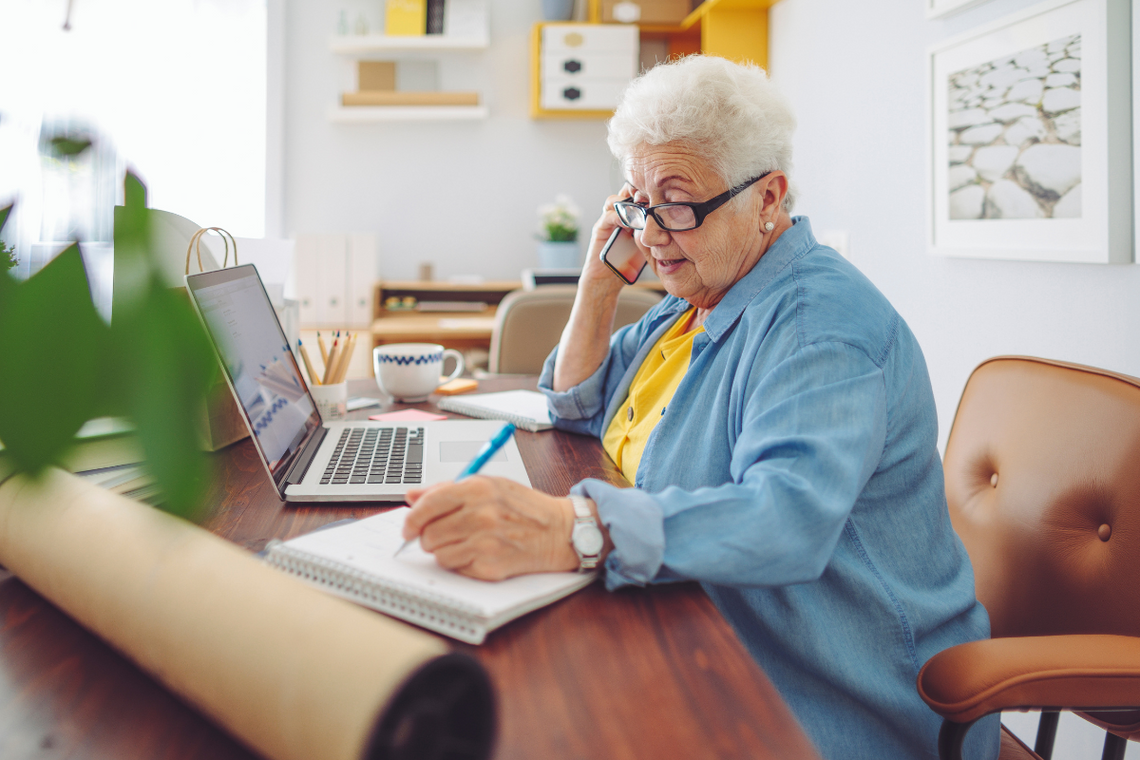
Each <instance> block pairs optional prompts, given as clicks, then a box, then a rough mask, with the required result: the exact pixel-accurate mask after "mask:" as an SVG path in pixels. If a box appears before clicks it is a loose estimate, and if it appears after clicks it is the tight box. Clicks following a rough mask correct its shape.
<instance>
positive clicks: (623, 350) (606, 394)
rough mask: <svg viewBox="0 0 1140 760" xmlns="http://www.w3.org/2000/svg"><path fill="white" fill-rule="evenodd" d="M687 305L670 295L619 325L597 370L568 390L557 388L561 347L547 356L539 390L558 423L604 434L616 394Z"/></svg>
mask: <svg viewBox="0 0 1140 760" xmlns="http://www.w3.org/2000/svg"><path fill="white" fill-rule="evenodd" d="M686 307H687V304H686V303H685V302H684V301H681V300H680V299H678V298H674V297H669V298H666V299H665V300H663V301H662V302H661V303H660V304H658V305H657V306H654V307H653V308H652V309H650V310H649V312H647V313H646V314H645V316H644V317H642V319H640V320H639V321H637V322H634V323H633V324H630V325H626V326H624V327H621V328H619V329H618V330H616V331H615V332H614V334H613V335H612V336H610V344H609V351H608V352H607V353H606V356H605V358H604V359H603V360H602V363H601V365H599V366H598V368H597V369H596V370H594V373H593V374H592V375H590V376H589V377H588V378H586V379H585V380H583V381H582V382H580V383H578V384H577V385H575V386H574V387H573V388H570V389H568V390H566V391H556V390H554V362H555V360H556V359H557V358H558V346H555V347H554V350H553V351H551V352H550V355H549V356H547V357H546V361H545V362H544V363H543V365H542V373H541V374H540V375H539V378H538V389H539V390H540V391H542V392H543V393H545V394H546V399H547V404H548V406H549V407H550V412H551V418H552V419H553V421H554V426H555V427H556V428H558V429H560V430H568V431H570V432H572V433H584V434H587V435H593V436H596V437H599V438H600V437H601V436H602V432H603V431H602V424H603V421H604V419H605V413H606V409H607V408H608V407H609V405H610V403H611V402H612V401H613V398H614V396H615V395H618V394H620V393H622V391H623V389H624V388H625V387H626V386H627V385H628V383H629V380H630V376H631V375H632V374H633V372H634V371H635V370H636V368H637V367H638V366H640V364H641V358H640V354H642V353H644V351H647V350H648V349H649V346H651V345H652V343H654V342H656V339H657V337H659V335H660V334H661V333H662V332H664V330H665V329H667V328H668V325H669V324H670V323H671V321H672V320H673V319H675V318H676V317H677V316H678V315H679V314H680V313H681V312H683V311H684V310H685V308H686Z"/></svg>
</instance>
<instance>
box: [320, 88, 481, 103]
mask: <svg viewBox="0 0 1140 760" xmlns="http://www.w3.org/2000/svg"><path fill="white" fill-rule="evenodd" d="M340 102H341V105H345V106H477V105H479V93H477V92H428V91H420V92H404V91H401V90H369V91H365V92H346V93H344V94H343V95H341V99H340Z"/></svg>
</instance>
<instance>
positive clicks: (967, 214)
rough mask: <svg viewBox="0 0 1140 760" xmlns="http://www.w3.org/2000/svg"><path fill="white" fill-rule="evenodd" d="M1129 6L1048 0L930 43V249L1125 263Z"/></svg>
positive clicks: (1129, 233)
mask: <svg viewBox="0 0 1140 760" xmlns="http://www.w3.org/2000/svg"><path fill="white" fill-rule="evenodd" d="M1130 2H1131V0H1049V2H1044V3H1041V4H1039V5H1035V6H1033V7H1030V8H1028V9H1025V10H1023V11H1020V12H1018V13H1015V14H1012V15H1010V16H1006V17H1004V18H1001V19H998V20H997V21H994V22H993V23H990V24H986V25H984V26H982V27H979V28H977V29H973V30H970V31H968V32H966V33H963V34H961V35H957V36H955V37H953V38H951V39H948V40H946V41H943V42H940V43H938V44H936V45H934V46H932V47H931V48H930V49H929V50H928V81H927V167H928V181H927V215H928V224H927V230H928V248H929V250H930V252H931V253H933V254H935V255H941V256H960V257H969V258H985V259H1011V260H1023V261H1055V262H1079V263H1101V264H1106V263H1127V262H1131V261H1132V255H1133V254H1132V238H1133V227H1134V210H1135V208H1134V203H1133V163H1132V155H1133V135H1132V129H1131V127H1132V100H1133V98H1132V87H1131V86H1130V82H1131V80H1132V76H1131V69H1132V61H1131V43H1132V36H1133V32H1132V25H1131V23H1129V19H1130V16H1131V14H1130Z"/></svg>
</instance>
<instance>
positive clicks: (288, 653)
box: [0, 470, 494, 760]
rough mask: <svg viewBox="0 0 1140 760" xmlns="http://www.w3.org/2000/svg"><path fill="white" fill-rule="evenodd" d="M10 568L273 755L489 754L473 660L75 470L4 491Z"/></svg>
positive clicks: (489, 727) (487, 720)
mask: <svg viewBox="0 0 1140 760" xmlns="http://www.w3.org/2000/svg"><path fill="white" fill-rule="evenodd" d="M0 563H2V564H3V565H4V566H5V567H7V568H8V569H9V570H11V571H12V572H13V573H14V574H15V575H17V576H18V577H19V578H20V579H21V580H23V581H24V582H25V583H26V584H28V585H29V586H31V587H32V588H33V589H35V590H36V591H37V592H39V593H40V594H41V595H42V596H44V597H46V598H47V599H48V600H49V601H51V602H52V603H53V604H55V605H56V606H58V607H59V608H60V609H62V610H63V611H64V612H66V613H67V614H68V615H70V616H71V617H73V618H74V619H75V620H77V621H78V622H79V623H80V624H82V625H83V626H85V627H86V628H88V629H89V630H91V631H92V632H94V633H95V634H96V635H98V636H100V637H101V638H103V639H104V640H105V641H107V642H108V643H109V644H110V645H111V646H113V647H115V648H116V649H118V650H119V651H120V652H122V653H123V654H124V655H125V656H127V657H128V658H130V659H131V660H133V661H134V662H135V663H136V664H138V665H139V667H141V668H142V669H143V670H145V671H146V672H148V673H150V674H151V675H152V676H154V677H155V678H156V679H157V680H158V681H160V682H161V683H163V684H164V685H166V686H167V687H168V688H169V689H170V690H171V691H173V692H175V693H176V694H178V695H180V696H181V697H182V698H183V699H185V700H186V701H187V702H189V703H190V704H192V705H194V706H195V707H197V708H198V709H200V710H201V711H202V712H203V713H205V714H206V715H207V716H209V717H210V718H211V719H212V720H214V721H215V722H216V723H218V724H219V725H220V726H222V727H223V728H224V729H225V730H227V731H228V732H229V733H230V734H231V735H233V736H234V737H236V738H237V739H238V740H239V741H241V742H243V743H244V744H246V745H247V746H248V747H250V748H251V749H253V750H254V751H255V752H257V753H259V754H261V755H263V756H264V757H267V758H271V759H272V760H313V758H322V759H325V760H361V759H362V758H367V759H368V760H371V759H372V758H389V757H391V758H404V757H407V758H411V757H437V756H439V757H443V756H447V757H461V758H469V757H470V758H484V757H487V756H488V755H489V754H490V750H491V744H492V741H493V734H494V700H493V692H492V690H491V686H490V682H489V681H488V679H487V676H486V673H485V672H484V671H483V670H482V668H481V667H480V666H479V665H478V664H477V663H476V662H475V661H474V660H472V659H471V658H469V657H467V656H466V655H459V654H447V653H446V652H447V649H446V647H445V646H444V645H443V643H442V642H440V641H439V640H438V639H436V638H435V637H433V636H429V635H427V634H424V633H421V632H419V631H417V630H415V629H413V628H411V627H409V626H407V625H404V624H403V623H399V622H397V621H394V620H390V619H388V618H385V617H383V616H380V615H377V614H375V613H372V612H368V611H366V610H363V609H361V608H359V607H356V606H355V605H352V604H350V603H348V602H344V601H342V600H340V599H337V598H334V597H332V596H329V595H326V594H324V593H322V592H320V591H318V590H316V589H314V588H312V587H310V586H307V585H306V584H304V583H303V582H301V581H298V580H296V579H294V578H291V577H289V576H287V575H285V574H284V573H281V572H280V571H278V570H275V569H273V568H270V567H268V566H266V565H264V564H262V563H261V562H260V561H258V560H257V559H256V558H255V557H253V556H251V555H250V554H249V553H248V552H246V551H245V550H243V549H241V548H239V547H237V546H235V545H233V544H231V543H229V542H227V541H225V540H223V539H221V538H219V537H217V536H214V535H213V534H211V533H209V532H208V531H206V530H203V529H201V528H198V527H196V526H194V525H192V524H190V523H188V522H186V521H184V520H181V519H179V518H176V517H173V516H171V515H168V514H165V513H163V512H160V511H158V510H156V509H154V508H153V507H149V506H146V505H143V504H139V503H137V502H134V501H131V500H129V499H126V498H123V497H121V496H117V495H115V494H112V493H110V492H108V491H104V490H102V489H99V488H98V487H96V486H94V485H91V484H89V483H86V482H84V481H83V480H82V479H80V478H77V477H75V476H73V475H70V474H68V473H65V472H62V471H58V470H56V471H50V472H48V473H47V474H46V475H44V476H43V477H42V478H41V479H39V480H32V479H29V478H25V477H23V476H17V477H14V478H12V479H10V480H8V481H7V482H6V483H4V484H3V485H2V486H0ZM443 751H447V752H450V753H451V754H447V755H444V754H442V752H443Z"/></svg>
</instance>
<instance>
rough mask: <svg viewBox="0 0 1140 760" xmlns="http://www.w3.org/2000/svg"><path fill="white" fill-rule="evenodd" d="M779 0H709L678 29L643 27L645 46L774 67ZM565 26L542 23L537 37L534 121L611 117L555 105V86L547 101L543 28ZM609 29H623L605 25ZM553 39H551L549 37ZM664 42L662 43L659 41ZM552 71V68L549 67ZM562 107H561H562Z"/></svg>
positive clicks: (597, 9) (593, 6) (597, 12)
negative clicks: (772, 35)
mask: <svg viewBox="0 0 1140 760" xmlns="http://www.w3.org/2000/svg"><path fill="white" fill-rule="evenodd" d="M589 1H590V6H589V8H590V11H589V13H590V21H591V22H592V23H597V22H599V21H600V20H601V0H589ZM776 2H777V0H705V1H704V2H703V3H701V4H700V5H699V6H697V7H696V8H695V9H694V10H693V12H692V13H690V14H689V15H688V16H686V17H685V19H684V20H683V21H681V23H679V24H678V25H676V26H662V25H641V26H639V27H638V37H639V39H640V41H641V42H642V43H644V42H646V41H649V40H653V41H663V42H664V43H665V48H666V50H667V52H668V55H669V56H670V57H673V56H678V55H687V54H689V53H706V54H708V55H719V56H722V57H724V58H728V59H729V60H733V61H751V62H752V63H755V64H757V65H759V66H762V67H764V68H768V8H770V7H771V6H772V5H775V3H776ZM556 26H562V25H560V24H537V25H535V28H534V33H533V35H532V39H531V116H532V117H534V118H558V119H565V118H589V119H608V118H609V117H610V116H612V115H613V111H612V110H611V109H607V108H581V107H566V106H564V105H562V106H560V104H558V103H556V102H554V101H553V100H552V99H551V97H549V95H550V93H551V88H550V87H547V88H546V90H545V93H546V95H547V97H544V88H543V72H544V64H545V62H546V61H547V60H548V58H549V56H548V55H547V53H548V52H549V51H548V50H547V49H546V47H545V46H544V44H543V40H544V38H543V34H544V33H543V29H546V28H549V27H556ZM602 26H603V27H604V28H618V29H620V28H623V27H625V25H622V24H605V25H602ZM548 36H549V35H548ZM658 44H660V42H658ZM546 65H547V68H549V64H546ZM559 106H560V107H559Z"/></svg>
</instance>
